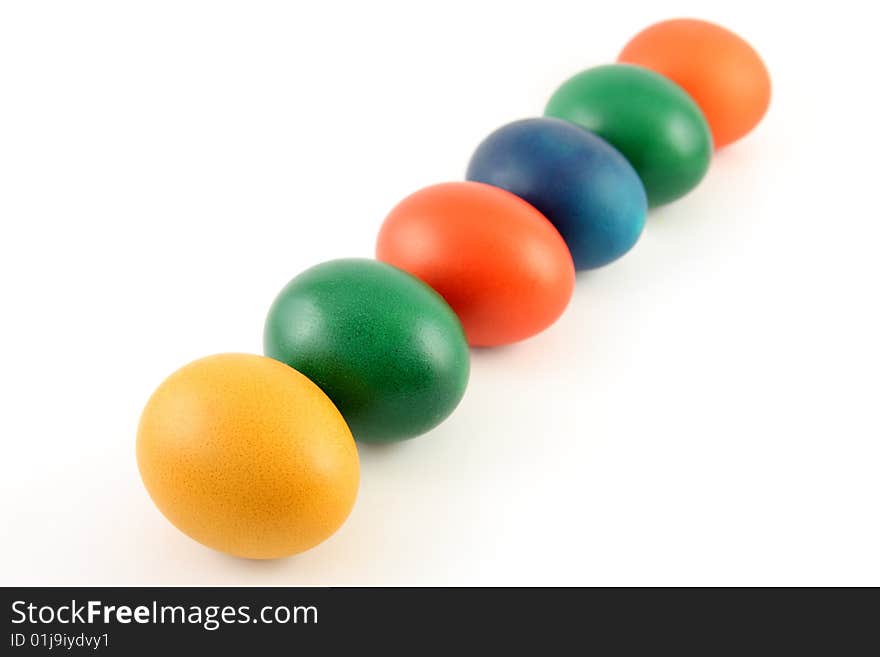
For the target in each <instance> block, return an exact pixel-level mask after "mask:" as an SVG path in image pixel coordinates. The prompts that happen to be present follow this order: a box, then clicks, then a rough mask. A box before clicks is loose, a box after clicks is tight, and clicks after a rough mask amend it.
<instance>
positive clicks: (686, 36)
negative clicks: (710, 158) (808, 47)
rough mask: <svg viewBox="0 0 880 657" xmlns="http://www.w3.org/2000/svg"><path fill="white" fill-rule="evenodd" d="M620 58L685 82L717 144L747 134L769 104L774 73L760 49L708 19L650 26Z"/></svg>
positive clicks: (686, 88)
mask: <svg viewBox="0 0 880 657" xmlns="http://www.w3.org/2000/svg"><path fill="white" fill-rule="evenodd" d="M618 61H620V62H625V63H628V64H637V65H639V66H644V67H645V68H649V69H651V70H653V71H656V72H658V73H661V74H663V75H665V76H666V77H667V78H669V79H670V80H672V81H673V82H676V83H677V84H678V85H679V86H681V87H683V88H684V90H685V91H687V92H688V94H690V96H691V97H692V98H693V99H694V100H695V101H696V103H697V105H699V106H700V109H701V110H703V114H704V115H705V116H706V121H707V122H708V123H709V128H710V129H711V130H712V138H713V140H714V142H715V148H721V147H723V146H726V145H727V144H730V143H732V142H734V141H736V140H737V139H740V138H741V137H743V136H744V135H746V134H747V133H748V132H749V131H750V130H752V128H754V127H755V126H756V125H758V123H759V122H760V120H761V118H762V117H763V116H764V114H765V112H766V111H767V107H768V106H769V104H770V74H769V73H768V72H767V68H766V67H765V66H764V62H763V61H762V60H761V57H760V56H759V55H758V53H757V52H755V50H754V49H753V48H752V47H751V46H750V45H749V44H748V43H747V42H746V41H745V40H743V39H742V38H740V37H739V36H737V35H736V34H734V33H733V32H731V31H730V30H727V29H725V28H723V27H721V26H720V25H715V24H713V23H708V22H706V21H701V20H696V19H690V18H681V19H675V20H668V21H663V22H660V23H657V24H655V25H652V26H651V27H648V28H647V29H645V30H643V31H641V32H639V33H638V34H637V35H636V36H635V37H633V39H632V40H631V41H630V42H629V43H628V44H626V46H625V47H624V49H623V51H622V52H621V53H620V56H619V57H618Z"/></svg>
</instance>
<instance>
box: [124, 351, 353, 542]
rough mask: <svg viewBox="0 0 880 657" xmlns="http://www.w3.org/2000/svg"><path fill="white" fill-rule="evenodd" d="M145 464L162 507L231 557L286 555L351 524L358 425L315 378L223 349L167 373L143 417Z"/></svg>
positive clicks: (140, 443)
mask: <svg viewBox="0 0 880 657" xmlns="http://www.w3.org/2000/svg"><path fill="white" fill-rule="evenodd" d="M137 461H138V467H139V469H140V472H141V477H142V478H143V481H144V484H145V485H146V487H147V491H149V493H150V496H151V497H152V498H153V501H154V502H155V503H156V506H157V507H159V510H160V511H161V512H162V513H163V514H165V516H166V517H167V518H168V519H169V520H170V521H171V522H172V523H173V524H174V525H175V526H176V527H177V528H178V529H180V530H181V531H182V532H183V533H185V534H187V535H188V536H190V537H191V538H194V539H195V540H197V541H199V542H200V543H202V544H204V545H207V546H208V547H211V548H214V549H215V550H219V551H221V552H226V553H227V554H231V555H235V556H238V557H246V558H250V559H274V558H277V557H285V556H289V555H292V554H296V553H298V552H302V551H304V550H308V549H309V548H311V547H313V546H315V545H317V544H318V543H320V542H321V541H323V540H324V539H326V538H327V537H329V536H330V535H331V534H333V532H335V531H336V530H337V529H339V527H340V526H341V525H342V523H343V522H344V521H345V519H346V517H347V516H348V514H349V512H350V511H351V508H352V506H353V505H354V500H355V496H356V495H357V488H358V481H359V477H360V466H359V462H358V454H357V448H356V447H355V443H354V439H353V438H352V435H351V432H350V431H349V429H348V426H347V425H346V423H345V420H343V418H342V415H341V414H340V413H339V411H338V410H337V409H336V407H335V406H334V405H333V402H331V401H330V399H329V398H328V397H327V396H326V395H325V394H324V393H323V392H322V391H321V390H320V389H319V388H318V386H316V385H315V384H314V383H312V382H311V381H310V380H309V379H308V378H306V377H305V376H303V375H302V374H300V373H299V372H297V371H296V370H294V369H292V368H290V367H288V366H287V365H284V364H283V363H280V362H278V361H276V360H272V359H270V358H264V357H263V356H253V355H247V354H221V355H217V356H209V357H208V358H203V359H201V360H197V361H195V362H193V363H190V364H189V365H187V366H185V367H183V368H181V369H179V370H178V371H177V372H175V373H174V374H172V375H171V376H170V377H168V378H167V379H166V380H165V381H164V382H163V383H162V384H161V385H160V386H159V388H158V389H157V390H156V392H155V393H153V396H152V397H151V398H150V400H149V402H147V406H146V408H145V409H144V412H143V415H142V416H141V421H140V426H139V427H138V436H137Z"/></svg>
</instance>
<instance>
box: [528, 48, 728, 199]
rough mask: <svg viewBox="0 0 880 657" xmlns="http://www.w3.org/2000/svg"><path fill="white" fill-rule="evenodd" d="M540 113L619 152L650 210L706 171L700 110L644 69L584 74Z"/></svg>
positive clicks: (708, 141)
mask: <svg viewBox="0 0 880 657" xmlns="http://www.w3.org/2000/svg"><path fill="white" fill-rule="evenodd" d="M544 113H545V114H546V115H547V116H553V117H556V118H559V119H565V120H566V121H571V122H572V123H576V124H577V125H580V126H581V127H583V128H586V129H587V130H589V131H590V132H593V133H595V134H597V135H599V136H600V137H602V138H603V139H605V141H607V142H609V143H610V144H611V145H612V146H614V147H615V148H616V149H617V150H619V151H620V152H621V153H622V154H623V156H624V157H625V158H626V159H627V160H629V162H630V164H632V166H633V168H634V169H635V170H636V172H637V173H638V174H639V177H640V178H641V179H642V184H644V186H645V191H646V192H647V194H648V203H649V204H650V205H652V206H656V205H662V204H663V203H669V202H670V201H674V200H675V199H677V198H680V197H682V196H684V195H685V194H687V193H688V192H689V191H690V190H692V189H693V188H694V187H696V186H697V183H699V182H700V180H702V179H703V176H704V175H706V171H707V170H708V168H709V161H710V159H711V157H712V134H711V132H710V131H709V125H708V124H707V123H706V119H705V117H704V116H703V114H702V112H701V111H700V108H699V107H698V106H697V104H696V103H695V102H694V101H693V100H692V99H691V97H690V96H688V94H687V93H686V92H685V91H684V90H683V89H682V88H681V87H679V86H678V85H677V84H675V83H674V82H672V81H670V80H668V79H667V78H665V77H663V76H662V75H660V74H658V73H655V72H653V71H650V70H648V69H646V68H642V67H640V66H631V65H629V64H609V65H607V66H597V67H596V68H591V69H587V70H586V71H583V72H581V73H578V74H577V75H575V76H574V77H573V78H571V79H570V80H568V81H567V82H565V83H564V84H563V85H562V86H561V87H559V89H557V90H556V93H554V94H553V96H552V97H551V98H550V102H548V103H547V109H546V110H545V112H544Z"/></svg>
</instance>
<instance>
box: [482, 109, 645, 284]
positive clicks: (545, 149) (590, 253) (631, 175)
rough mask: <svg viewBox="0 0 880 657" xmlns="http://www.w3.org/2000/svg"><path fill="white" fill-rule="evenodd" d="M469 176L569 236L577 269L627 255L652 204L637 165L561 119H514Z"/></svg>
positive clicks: (489, 141) (485, 146) (487, 143)
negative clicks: (523, 205)
mask: <svg viewBox="0 0 880 657" xmlns="http://www.w3.org/2000/svg"><path fill="white" fill-rule="evenodd" d="M467 179H468V180H474V181H477V182H482V183H487V184H489V185H494V186H495V187H501V188H502V189H506V190H507V191H509V192H512V193H514V194H516V195H517V196H519V197H520V198H522V199H524V200H526V201H528V202H529V203H530V204H532V205H533V206H535V207H536V208H537V209H538V210H540V211H541V213H542V214H543V215H544V216H545V217H547V218H548V219H549V220H550V221H551V222H552V223H553V225H554V226H556V229H557V230H558V231H559V233H560V234H561V235H562V237H563V239H565V243H566V244H567V245H568V248H569V250H570V251H571V256H572V259H573V260H574V264H575V267H577V268H578V269H594V268H596V267H601V266H602V265H607V264H608V263H609V262H612V261H613V260H616V259H617V258H619V257H620V256H622V255H623V254H624V253H626V252H627V251H629V250H630V249H631V248H632V246H633V245H634V244H635V243H636V241H637V240H638V239H639V235H641V233H642V229H643V228H644V227H645V215H646V213H647V210H648V201H647V197H646V195H645V188H644V186H643V185H642V181H641V180H640V179H639V176H638V174H637V173H636V171H635V169H633V168H632V165H630V163H629V162H628V161H627V160H626V158H624V157H623V155H621V154H620V153H619V152H618V151H617V150H616V149H615V148H614V147H613V146H611V145H610V144H608V142H606V141H604V140H603V139H602V138H601V137H597V136H596V135H594V134H593V133H591V132H588V131H587V130H584V129H583V128H581V127H579V126H576V125H574V124H572V123H569V122H568V121H562V120H560V119H552V118H541V119H525V120H522V121H515V122H514V123H510V124H508V125H506V126H503V127H501V128H499V129H498V130H496V131H495V132H493V133H492V134H491V135H489V136H488V137H487V138H486V139H485V140H484V141H483V143H482V144H480V145H479V147H477V150H476V152H475V153H474V155H473V157H472V158H471V161H470V164H469V165H468V170H467Z"/></svg>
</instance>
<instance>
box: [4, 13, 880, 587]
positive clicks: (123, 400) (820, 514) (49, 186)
mask: <svg viewBox="0 0 880 657" xmlns="http://www.w3.org/2000/svg"><path fill="white" fill-rule="evenodd" d="M814 7H815V8H814ZM869 7H870V3H864V2H835V3H832V4H830V5H829V4H826V3H822V4H821V5H820V4H819V3H815V4H814V5H808V3H801V4H800V5H798V8H797V10H796V11H794V10H793V9H792V6H790V5H788V4H785V3H769V2H745V1H740V2H707V1H706V0H700V1H699V2H664V3H657V2H621V1H615V2H603V3H598V2H587V1H586V0H577V1H574V0H573V1H569V2H562V1H551V0H540V1H538V0H532V1H531V2H512V1H511V0H499V1H496V2H475V1H470V2H452V1H450V0H446V1H445V2H442V3H439V2H436V3H435V2H431V3H420V2H411V1H410V2H389V1H377V0H373V1H371V2H349V3H338V2H325V3H319V2H315V3H291V2H284V3H282V2H278V3H268V2H237V3H232V2H215V1H211V2H181V1H180V0H173V1H167V2H160V1H153V2H148V3H147V2H144V3H132V2H129V3H120V2H115V1H107V2H77V3H72V2H54V3H49V2H36V1H31V2H24V1H21V2H4V3H3V4H2V5H0V226H2V236H0V249H2V253H0V284H2V306H0V308H2V320H0V322H2V323H0V326H2V328H0V330H2V339H0V373H2V386H3V390H2V392H3V395H2V406H0V441H2V442H0V444H2V458H0V486H2V495H0V514H2V525H0V533H2V536H0V583H2V584H7V585H9V584H110V585H113V584H278V585H282V584H563V585H564V584H585V585H636V584H642V585H658V584H674V585H708V584H716V585H721V584H727V585H746V584H764V585H784V584H787V585H791V584H816V585H825V584H839V585H858V584H873V585H880V558H878V555H880V522H878V521H880V514H878V505H880V476H878V472H880V445H878V438H880V427H878V396H880V395H878V392H880V389H878V388H880V386H878V371H880V354H878V336H880V322H878V316H877V308H878V296H880V295H878V291H877V288H878V281H880V266H878V255H877V253H878V249H880V239H878V238H880V212H878V207H877V188H878V163H877V162H878V160H877V154H878V151H880V139H878V130H877V107H878V103H877V101H878V97H877V69H876V64H877V62H878V51H877V47H876V43H877V39H876V30H875V27H876V26H875V23H874V21H873V20H870V19H869V16H868V11H869V10H870V9H869ZM681 15H692V16H698V17H702V18H708V19H712V20H715V21H717V22H720V23H722V24H724V25H727V26H728V27H730V28H732V29H734V30H735V31H738V32H739V33H741V34H742V35H744V36H745V37H746V38H747V39H749V40H750V41H751V42H752V43H753V44H754V45H755V46H756V48H758V50H759V51H760V52H761V53H762V55H763V56H764V58H765V60H766V62H767V64H768V66H769V68H770V70H771V73H772V76H773V82H774V94H775V95H774V98H773V103H772V107H771V110H770V113H769V114H768V116H767V118H766V120H765V122H764V123H763V124H762V125H761V126H760V128H759V129H758V130H757V131H756V132H754V133H753V134H752V135H751V136H750V137H748V138H747V139H746V140H744V141H742V142H740V143H738V144H736V145H735V146H733V147H731V148H729V149H727V150H726V151H724V152H722V153H720V154H719V155H718V156H717V157H716V158H715V160H714V162H713V165H712V168H711V171H710V172H709V175H708V176H707V178H706V179H705V181H704V182H703V183H702V185H701V186H700V187H699V188H698V189H697V190H696V191H694V192H693V193H692V194H690V195H689V196H688V197H687V198H686V199H684V200H682V201H680V202H677V203H675V204H672V205H669V206H666V207H664V208H662V209H660V210H657V211H654V212H652V214H651V217H650V218H649V223H648V227H647V230H646V232H645V234H644V236H643V238H642V239H641V241H640V242H639V244H638V245H637V246H636V248H635V249H634V250H633V251H632V252H631V253H630V254H629V255H628V256H626V257H625V258H623V259H622V260H620V261H618V262H617V263H615V264H613V265H611V266H608V267H606V268H604V269H602V270H599V271H595V272H590V273H585V274H581V275H580V276H579V278H578V286H577V290H576V293H575V296H574V299H573V301H572V304H571V306H570V308H569V310H568V311H567V313H566V314H565V315H564V317H563V318H562V319H561V320H560V321H559V322H558V323H557V324H556V325H555V326H554V327H552V328H551V329H550V330H548V331H547V332H546V333H544V334H542V335H540V336H539V337H537V338H535V339H532V340H530V341H528V342H525V343H522V344H519V345H516V346H513V347H510V348H504V349H498V350H494V351H481V352H479V353H475V354H474V356H473V365H472V378H471V383H470V387H469V388H468V391H467V394H466V396H465V399H464V401H463V402H462V404H461V405H460V407H459V408H458V410H457V412H456V413H455V414H454V415H453V416H452V417H451V419H449V420H448V421H447V422H446V423H444V424H443V425H442V426H441V427H439V428H438V429H436V430H435V431H433V432H432V433H430V434H428V435H426V436H424V437H422V438H419V439H416V440H414V441H410V442H408V443H405V444H400V445H397V446H394V447H390V448H376V447H372V448H370V447H363V446H362V447H361V448H360V453H361V460H362V487H361V491H360V496H359V499H358V502H357V505H356V507H355V509H354V512H353V513H352V516H351V517H350V519H349V520H348V522H347V523H346V524H345V526H344V527H343V528H342V529H341V530H340V531H339V532H338V533H337V534H336V535H335V536H333V537H332V538H331V539H330V540H328V541H327V542H326V543H324V544H323V545H321V546H319V547H317V548H316V549H314V550H312V551H310V552H308V553H305V554H302V555H300V556H297V557H294V558H291V559H287V560H282V561H276V562H262V563H261V562H248V561H242V560H236V559H232V558H229V557H226V556H223V555H221V554H218V553H215V552H212V551H211V550H208V549H206V548H204V547H202V546H200V545H198V544H196V543H195V542H193V541H191V540H190V539H188V538H186V537H185V536H184V535H182V534H181V533H179V532H178V531H177V530H176V529H174V528H173V527H172V526H171V525H170V524H169V523H168V522H167V521H166V520H165V519H164V518H163V517H162V516H161V515H160V514H159V512H158V511H157V510H156V509H155V508H154V506H153V505H152V503H151V502H150V500H149V498H148V496H147V494H146V492H145V491H144V489H143V486H142V484H141V482H140V479H139V476H138V473H137V468H136V465H135V458H134V435H135V429H136V425H137V420H138V416H139V414H140V411H141V408H142V407H143V404H144V403H145V401H146V399H147V397H148V396H149V394H150V393H151V392H152V390H153V389H154V388H155V386H156V385H158V383H159V382H160V381H161V380H162V379H163V378H164V377H165V376H166V375H168V374H169V373H170V372H172V371H173V370H175V369H176V368H178V367H180V366H182V365H183V364H185V363H187V362H189V361H190V360H193V359H195V358H197V357H200V356H203V355H207V354H210V353H215V352H224V351H251V352H259V351H260V349H261V332H262V324H263V319H264V315H265V312H266V310H267V308H268V306H269V304H270V302H271V301H272V299H273V298H274V296H275V294H276V293H277V292H278V291H279V290H280V288H281V287H282V286H283V285H284V284H285V283H286V282H287V280H288V279H289V278H291V277H292V276H294V275H295V274H296V273H298V272H299V271H300V270H302V269H304V268H306V267H308V266H310V265H312V264H315V263H317V262H320V261H323V260H326V259H331V258H335V257H342V256H353V255H361V256H370V255H372V249H373V243H374V239H375V235H376V231H377V229H378V226H379V224H380V222H381V220H382V219H383V217H384V216H385V214H386V213H387V212H388V211H389V210H390V208H391V207H392V206H393V205H394V204H395V203H396V202H397V201H398V200H400V199H401V198H402V197H403V196H405V195H407V194H408V193H410V192H412V191H414V190H416V189H418V188H420V187H422V186H425V185H428V184H431V183H435V182H439V181H444V180H451V179H459V178H461V176H462V175H463V171H464V168H465V165H466V163H467V160H468V158H469V156H470V153H471V152H472V150H473V148H474V147H475V146H476V144H477V143H478V142H479V141H480V140H481V139H482V138H483V137H484V136H485V135H486V134H488V132H490V131H491V130H493V129H494V128H496V127H497V126H499V125H501V124H503V123H506V122H508V121H511V120H514V119H518V118H523V117H527V116H533V115H537V114H540V112H541V110H542V109H543V106H544V102H545V101H546V99H547V97H548V95H549V94H550V93H551V92H552V91H553V89H554V88H555V86H556V85H558V84H559V83H561V82H562V81H563V80H564V79H566V78H567V77H568V76H569V75H571V74H573V73H574V72H576V71H578V70H580V69H582V68H586V67H589V66H592V65H596V64H600V63H604V62H607V61H610V60H612V59H613V58H614V57H615V56H616V54H617V52H618V51H619V49H620V48H621V47H622V46H623V44H624V43H625V42H626V41H627V39H628V38H629V37H630V36H632V35H633V34H634V33H635V32H637V31H638V30H639V29H641V28H642V27H644V26H646V25H647V24H649V23H651V22H653V21H655V20H658V19H662V18H667V17H675V16H681Z"/></svg>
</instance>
